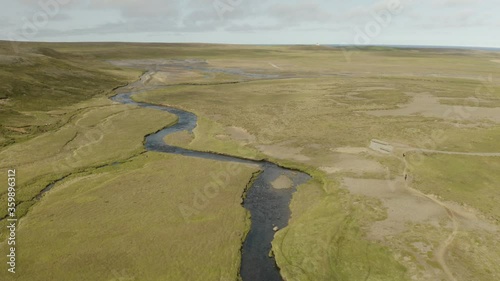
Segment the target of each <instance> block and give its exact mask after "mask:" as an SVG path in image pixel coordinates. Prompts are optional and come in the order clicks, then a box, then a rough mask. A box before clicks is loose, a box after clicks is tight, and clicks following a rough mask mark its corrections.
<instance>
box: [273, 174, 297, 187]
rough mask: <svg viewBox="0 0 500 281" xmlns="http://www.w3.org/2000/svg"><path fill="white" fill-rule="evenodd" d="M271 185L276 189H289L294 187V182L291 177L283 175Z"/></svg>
mask: <svg viewBox="0 0 500 281" xmlns="http://www.w3.org/2000/svg"><path fill="white" fill-rule="evenodd" d="M271 184H272V185H273V188H275V189H287V188H290V187H292V185H293V182H292V180H291V179H290V178H289V177H287V176H285V175H281V176H279V177H277V178H276V179H275V180H274V181H272V182H271Z"/></svg>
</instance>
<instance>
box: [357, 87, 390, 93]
mask: <svg viewBox="0 0 500 281" xmlns="http://www.w3.org/2000/svg"><path fill="white" fill-rule="evenodd" d="M390 90H395V89H394V88H390V87H361V88H356V89H355V90H354V91H355V92H371V91H390Z"/></svg>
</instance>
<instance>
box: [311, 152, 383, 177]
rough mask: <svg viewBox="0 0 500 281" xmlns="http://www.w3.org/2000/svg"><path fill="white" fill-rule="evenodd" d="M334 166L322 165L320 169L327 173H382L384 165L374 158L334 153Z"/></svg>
mask: <svg viewBox="0 0 500 281" xmlns="http://www.w3.org/2000/svg"><path fill="white" fill-rule="evenodd" d="M335 159H336V160H335V165H334V166H323V167H320V169H321V170H322V171H324V172H326V173H328V174H333V173H339V172H351V173H356V174H363V173H384V172H385V169H384V167H383V166H382V165H381V164H380V163H378V162H377V161H374V160H369V159H365V158H363V157H362V156H358V155H354V154H340V153H339V154H335Z"/></svg>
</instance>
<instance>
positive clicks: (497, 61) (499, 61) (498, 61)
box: [491, 60, 500, 63]
mask: <svg viewBox="0 0 500 281" xmlns="http://www.w3.org/2000/svg"><path fill="white" fill-rule="evenodd" d="M491 62H496V63H500V60H491Z"/></svg>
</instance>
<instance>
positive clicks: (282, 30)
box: [0, 0, 500, 48]
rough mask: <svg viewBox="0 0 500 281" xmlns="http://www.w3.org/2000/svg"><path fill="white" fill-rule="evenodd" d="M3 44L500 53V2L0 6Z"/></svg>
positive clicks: (144, 1)
mask: <svg viewBox="0 0 500 281" xmlns="http://www.w3.org/2000/svg"><path fill="white" fill-rule="evenodd" d="M0 1H1V3H2V7H3V8H2V9H1V10H0V26H1V28H0V39H1V40H16V41H55V42H79V41H87V42H88V41H113V42H200V43H201V42H203V43H231V44H347V45H434V46H476V47H497V48H498V47H500V17H499V16H498V11H499V10H500V1H499V0H375V1H369V0H351V1H345V0H266V1H262V0H183V1H181V0H0Z"/></svg>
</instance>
